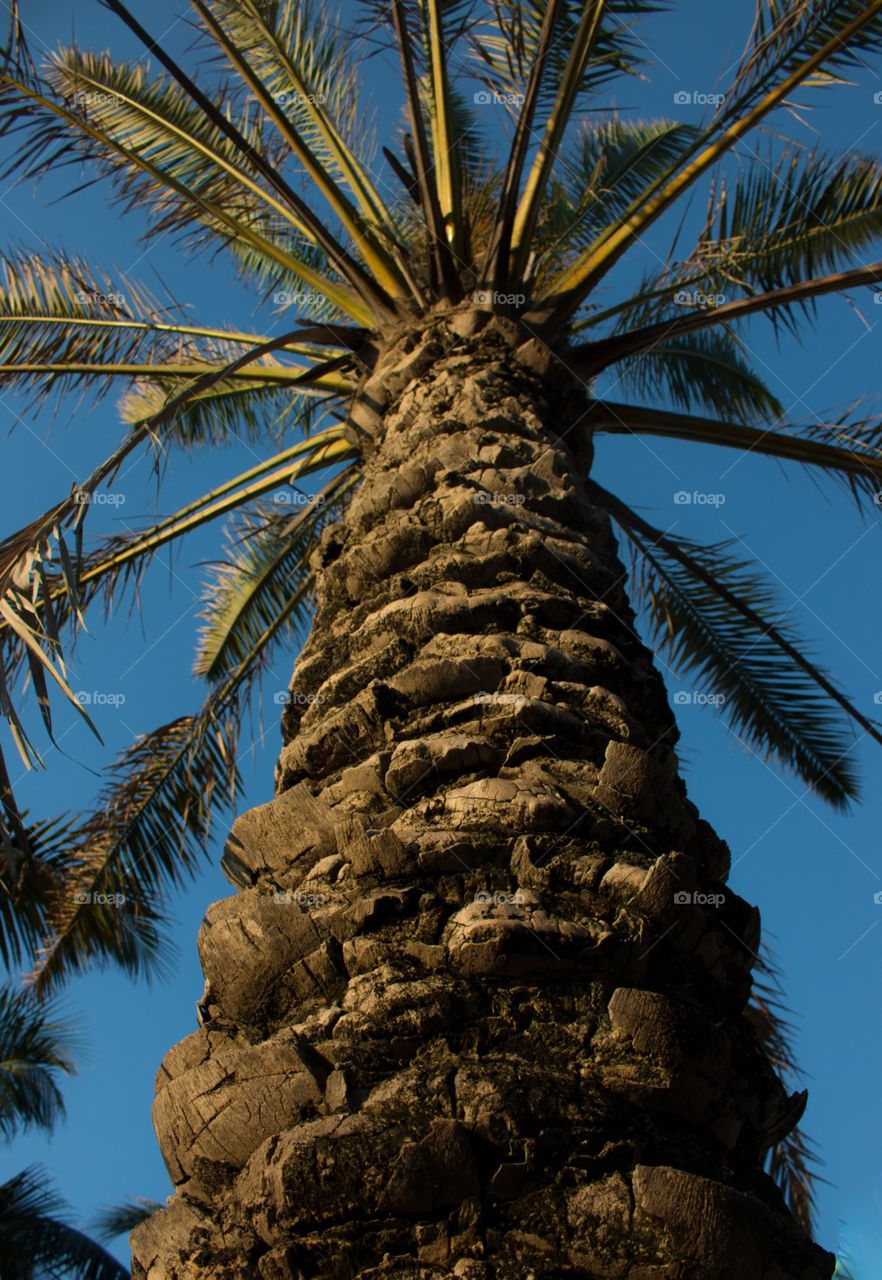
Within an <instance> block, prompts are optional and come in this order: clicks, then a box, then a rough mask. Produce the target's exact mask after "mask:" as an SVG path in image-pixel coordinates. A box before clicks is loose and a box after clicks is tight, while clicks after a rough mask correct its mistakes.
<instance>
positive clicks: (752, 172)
mask: <svg viewBox="0 0 882 1280" xmlns="http://www.w3.org/2000/svg"><path fill="white" fill-rule="evenodd" d="M760 159H761V162H760V163H757V164H752V165H751V166H750V168H749V170H748V171H747V173H746V174H739V175H738V177H737V179H736V181H735V182H733V183H730V184H729V185H728V186H727V187H726V189H725V190H724V191H723V192H722V193H721V196H720V200H719V205H718V215H717V218H716V222H715V224H714V225H713V226H711V227H709V228H708V229H707V231H706V233H705V235H704V236H703V237H702V240H701V241H700V242H699V244H698V246H697V248H696V250H695V253H694V255H693V259H694V261H695V262H696V264H701V265H702V266H705V267H707V268H708V269H709V270H710V272H711V273H712V275H713V276H714V277H715V278H716V279H717V280H718V281H719V282H720V285H721V286H722V287H725V282H726V281H733V282H736V283H737V284H739V285H741V286H743V287H745V288H747V289H749V290H751V289H753V288H757V289H759V290H762V291H768V290H772V289H780V288H783V287H784V286H786V285H794V284H799V283H800V282H801V281H803V280H805V279H808V278H811V277H812V276H818V275H821V274H823V273H824V272H828V271H834V270H838V269H840V268H842V267H844V266H846V265H847V264H848V263H849V262H851V261H853V260H854V257H855V255H858V254H862V253H864V252H866V251H867V250H868V249H869V248H870V247H871V246H872V245H873V244H875V243H877V242H878V241H879V240H880V238H882V165H880V163H879V162H878V161H877V160H875V159H873V158H871V157H868V156H858V155H847V156H844V157H841V158H837V157H835V156H831V155H825V154H824V153H822V152H820V151H812V152H808V153H806V152H805V151H801V150H800V151H796V150H791V149H790V148H788V149H785V150H784V152H783V153H782V154H781V155H780V156H779V157H778V159H777V160H774V159H773V157H772V156H771V155H769V156H768V158H760ZM770 314H771V316H772V317H773V318H774V317H775V316H780V315H781V312H779V311H775V312H772V313H770ZM787 316H788V313H786V312H785V313H784V318H787ZM790 319H791V326H792V324H793V323H795V321H794V320H793V317H790Z"/></svg>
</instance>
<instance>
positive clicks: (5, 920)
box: [0, 813, 76, 969]
mask: <svg viewBox="0 0 882 1280" xmlns="http://www.w3.org/2000/svg"><path fill="white" fill-rule="evenodd" d="M19 818H20V821H19V824H18V826H17V827H15V826H14V827H13V829H12V830H11V831H9V832H8V833H6V834H5V835H3V836H2V839H0V960H2V962H3V964H4V965H5V966H6V968H7V969H12V968H13V967H14V966H18V965H20V964H21V963H22V962H23V961H24V960H26V959H29V958H30V956H32V955H33V953H34V951H35V950H36V948H37V947H38V946H39V944H40V943H41V942H42V940H43V938H44V937H45V935H46V921H47V918H48V912H49V907H50V903H51V902H52V900H53V898H54V896H55V894H56V893H57V892H58V889H59V886H60V885H61V883H62V882H63V879H64V876H65V874H66V870H67V850H68V849H69V847H70V845H71V843H72V838H73V837H72V833H73V832H74V830H75V828H76V823H75V822H74V821H72V820H67V819H63V818H53V819H41V820H33V819H30V818H29V816H28V815H27V814H26V813H24V814H22V815H19ZM10 825H12V824H10Z"/></svg>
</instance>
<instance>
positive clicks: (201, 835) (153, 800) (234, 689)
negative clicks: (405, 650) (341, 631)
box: [32, 530, 313, 995]
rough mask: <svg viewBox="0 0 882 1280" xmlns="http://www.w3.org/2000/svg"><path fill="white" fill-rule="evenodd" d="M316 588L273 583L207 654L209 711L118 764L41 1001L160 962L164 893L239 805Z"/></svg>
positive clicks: (47, 949) (76, 849)
mask: <svg viewBox="0 0 882 1280" xmlns="http://www.w3.org/2000/svg"><path fill="white" fill-rule="evenodd" d="M299 532H301V530H298V531H295V533H294V537H295V539H296V538H297V536H298V533H299ZM312 582H313V578H312V575H311V574H309V575H308V576H306V577H303V578H302V580H300V581H297V582H294V583H291V584H289V589H288V592H287V595H285V594H284V593H281V594H280V591H279V588H280V577H279V575H275V574H273V573H269V574H268V575H267V576H265V577H264V578H263V579H262V580H261V581H260V584H259V585H260V589H261V590H262V591H264V592H266V593H268V595H269V603H268V604H267V603H261V601H260V599H259V598H258V595H253V596H252V598H251V599H249V600H240V602H239V603H240V609H239V612H238V614H236V615H235V616H232V615H231V614H230V613H227V614H226V615H225V618H224V624H223V625H224V627H225V630H224V635H223V643H222V644H220V645H218V646H216V648H215V649H214V650H212V653H211V657H210V659H209V657H208V653H209V648H208V646H205V647H204V648H203V650H202V653H203V656H204V658H205V661H206V664H213V665H212V669H213V670H215V671H216V672H217V683H216V684H215V686H214V688H212V690H211V692H210V693H209V695H208V697H207V698H206V700H205V702H204V704H203V706H202V708H201V709H200V711H198V712H197V713H195V714H193V715H188V716H182V717H180V718H179V719H177V720H175V721H172V722H171V723H170V724H167V725H163V726H161V727H160V728H159V729H156V730H154V731H153V732H152V733H149V734H147V735H146V736H145V737H143V738H141V739H139V740H137V741H136V742H135V743H134V744H133V745H132V746H131V747H130V748H128V750H127V751H125V752H124V753H123V755H122V756H121V757H120V759H119V760H118V761H117V762H116V764H115V765H114V767H113V769H112V770H111V782H110V783H109V784H108V785H107V787H106V788H105V789H104V792H103V793H102V795H101V796H100V797H99V801H98V804H97V806H96V808H95V810H94V811H93V813H91V814H90V815H87V817H86V818H85V819H84V821H83V822H82V824H81V826H80V827H79V829H78V831H77V833H76V835H77V839H76V841H75V842H74V844H73V847H72V848H71V850H70V853H69V859H70V872H69V876H68V880H67V885H66V891H65V893H64V894H60V895H58V898H57V900H56V904H55V909H54V911H51V912H50V913H49V920H48V924H49V929H48V936H47V939H46V943H45V946H44V947H43V948H42V950H41V952H40V954H39V956H38V960H37V965H36V968H35V971H34V974H33V975H32V976H33V981H34V984H35V989H36V990H37V992H38V993H39V994H40V995H44V994H48V993H51V992H52V991H54V990H55V989H56V988H57V986H58V985H59V984H60V983H61V982H62V981H63V980H64V979H65V978H66V977H67V976H69V975H70V974H71V973H75V972H79V971H81V970H82V969H84V968H85V967H87V966H88V965H90V964H92V963H95V962H102V961H108V960H112V961H114V962H115V963H117V964H120V965H121V966H122V967H123V968H124V969H125V970H127V971H128V972H131V973H141V972H149V971H150V968H151V967H152V966H155V964H156V963H157V962H158V961H159V960H160V959H161V954H162V953H161V946H160V937H159V934H158V932H157V929H156V920H157V910H156V906H157V902H158V900H159V895H161V893H162V892H163V891H164V890H165V889H166V888H167V887H169V886H174V885H178V884H180V883H182V881H183V880H184V879H186V878H187V877H188V876H190V875H192V874H193V872H194V871H195V869H196V867H197V865H198V862H199V860H200V859H201V857H202V856H204V853H205V850H206V848H207V847H208V843H209V841H210V837H211V832H212V824H213V821H214V819H215V818H216V816H217V814H218V812H219V811H224V812H230V811H232V809H233V808H234V806H235V803H236V799H237V796H238V794H239V771H238V754H237V753H238V740H239V734H240V731H241V728H242V722H243V716H244V713H245V710H246V708H247V706H248V704H249V701H250V698H251V695H252V693H253V691H254V689H255V688H256V686H257V683H258V682H259V680H260V677H261V674H262V672H263V670H264V669H265V666H266V664H267V663H268V662H269V661H270V659H271V656H272V653H273V651H274V649H275V647H276V646H277V645H279V644H281V643H282V642H283V641H286V640H287V641H288V642H290V637H291V634H292V630H295V629H296V627H297V625H298V621H299V620H300V619H301V617H302V614H301V610H302V606H303V603H304V601H305V600H306V599H307V598H308V595H309V593H310V591H311V589H312ZM261 621H262V622H263V627H262V629H261V625H260V624H261ZM220 634H221V630H220V629H219V630H218V631H217V633H216V638H217V637H218V636H220ZM222 671H223V673H224V674H223V675H221V672H222Z"/></svg>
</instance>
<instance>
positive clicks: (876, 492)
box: [585, 401, 882, 512]
mask: <svg viewBox="0 0 882 1280" xmlns="http://www.w3.org/2000/svg"><path fill="white" fill-rule="evenodd" d="M850 417H851V415H849V414H844V415H843V416H842V418H841V419H840V421H839V422H808V423H791V422H783V421H782V422H779V423H778V424H777V425H776V427H775V429H772V428H758V427H749V426H745V425H743V424H742V423H741V422H737V421H726V420H724V419H722V418H699V417H695V416H692V415H688V414H680V413H670V412H668V411H666V410H658V409H648V408H645V407H644V406H640V405H628V404H621V403H613V402H609V401H598V402H596V403H595V405H594V406H593V407H592V408H591V410H590V411H589V414H588V416H587V418H586V422H585V426H586V428H587V429H590V430H591V431H592V432H594V433H601V432H606V433H612V434H626V435H651V436H666V437H669V438H670V439H674V440H691V441H695V442H700V443H702V444H712V445H719V446H722V447H723V448H728V449H738V450H740V451H741V452H743V453H753V454H757V455H759V456H762V457H767V458H777V459H781V460H784V461H789V462H798V463H801V464H802V465H804V466H808V467H811V468H813V469H814V468H817V469H818V470H819V471H821V472H824V473H827V474H829V475H830V476H832V477H833V478H834V479H836V480H839V481H841V482H842V483H843V484H844V485H845V486H846V487H847V489H848V491H849V492H850V493H851V496H852V497H853V498H854V500H855V502H856V503H857V505H858V508H859V509H860V510H861V511H862V512H866V510H867V508H868V505H869V503H870V502H871V503H873V504H874V505H876V506H878V505H879V496H880V494H882V422H880V420H879V418H878V417H875V418H872V419H863V420H861V419H857V420H854V419H853V418H851V420H850Z"/></svg>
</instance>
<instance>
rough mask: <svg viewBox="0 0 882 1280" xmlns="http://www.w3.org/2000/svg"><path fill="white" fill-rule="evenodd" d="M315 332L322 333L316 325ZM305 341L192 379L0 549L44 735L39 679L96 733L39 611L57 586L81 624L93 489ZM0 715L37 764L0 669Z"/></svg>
mask: <svg viewBox="0 0 882 1280" xmlns="http://www.w3.org/2000/svg"><path fill="white" fill-rule="evenodd" d="M321 328H322V329H323V328H324V326H322V327H321ZM313 334H314V330H313V329H308V330H303V331H299V330H297V331H294V332H293V333H290V334H283V335H281V336H280V337H279V338H278V339H275V340H273V341H272V342H269V343H264V344H262V345H260V346H258V347H252V348H248V349H247V350H246V351H245V352H244V353H242V354H240V355H237V356H236V357H235V359H233V360H231V361H230V363H229V364H227V365H225V366H221V367H219V368H216V369H212V370H210V371H208V372H206V373H205V374H202V375H200V376H199V377H197V378H196V379H195V380H194V381H193V382H191V383H189V384H188V385H187V386H186V387H185V388H184V390H182V391H180V392H178V393H177V394H176V395H175V396H173V397H172V398H171V399H170V400H169V401H168V402H167V403H166V404H165V405H164V406H163V407H162V409H161V410H159V411H158V412H156V413H155V414H153V415H151V416H150V417H149V418H147V419H145V420H143V421H142V422H139V423H138V424H137V425H136V426H135V427H133V428H132V430H130V431H129V433H128V435H127V436H126V438H125V439H124V440H123V442H122V444H121V445H120V446H119V447H118V448H117V449H116V450H115V451H114V453H113V454H111V456H110V457H109V458H107V459H105V460H104V461H103V462H102V463H101V464H100V465H99V466H98V467H97V468H95V470H93V472H92V473H91V475H90V476H89V477H87V479H86V480H85V481H84V482H83V484H82V485H80V486H78V487H77V488H76V489H74V490H73V492H72V493H71V494H70V496H69V497H68V498H66V499H63V500H62V501H61V502H58V503H56V504H55V505H54V506H53V507H51V508H50V509H49V510H48V511H46V512H45V513H44V514H43V515H42V516H41V517H39V518H38V519H37V520H35V521H33V522H32V523H31V524H29V525H27V526H26V527H25V528H24V529H21V530H19V531H18V532H17V533H16V534H14V535H13V536H12V537H10V538H7V539H6V540H5V542H3V543H2V544H0V618H2V622H3V623H5V625H6V626H7V627H9V628H10V629H11V631H13V632H14V633H15V635H16V636H17V638H18V639H19V640H20V641H21V644H22V646H23V649H22V653H23V656H24V658H25V660H26V661H27V664H28V668H29V674H30V676H31V678H32V680H33V682H34V687H35V690H36V693H37V701H38V706H39V709H40V712H41V715H42V718H43V721H44V724H45V727H46V730H47V732H48V733H49V735H50V736H51V734H52V719H51V706H50V702H49V698H48V692H47V683H46V681H47V676H49V677H51V678H52V680H53V681H54V682H55V684H56V685H57V686H58V687H59V689H60V690H61V692H62V694H63V695H64V697H66V698H67V699H68V701H69V702H70V703H71V705H73V707H74V708H75V709H76V711H77V712H78V714H79V715H81V716H82V717H83V718H84V720H85V721H86V723H87V724H88V725H89V726H90V728H92V730H93V731H94V732H95V733H96V734H97V730H96V729H95V726H94V725H93V724H92V722H91V720H90V718H89V716H88V714H87V713H86V711H85V709H84V708H83V706H82V705H81V703H80V702H79V700H78V699H77V698H76V697H75V696H74V693H73V691H72V689H71V688H70V685H69V684H68V681H67V678H66V676H65V673H64V663H63V650H62V647H61V644H60V638H59V635H58V631H57V627H56V626H55V613H54V611H53V609H52V608H51V603H50V606H49V607H47V602H51V601H52V596H53V591H54V589H55V588H56V587H57V586H58V585H59V581H60V582H62V583H63V586H64V590H65V593H66V595H67V597H68V598H69V600H70V603H71V605H72V607H73V611H74V613H75V615H76V617H77V619H78V620H80V621H82V614H81V610H80V605H79V586H78V583H79V575H80V572H81V570H82V545H81V544H82V536H83V523H84V519H85V515H86V512H87V511H88V508H89V504H90V501H91V498H92V496H93V494H94V493H95V490H96V489H97V488H98V487H99V486H100V485H101V484H103V483H105V482H107V481H108V479H109V478H110V477H112V476H114V475H116V473H117V472H118V470H119V468H120V466H121V465H122V463H123V462H124V461H125V459H126V458H127V457H128V456H129V455H130V454H131V453H132V452H133V451H134V450H135V449H136V448H137V447H138V446H139V445H142V444H144V442H145V441H152V442H154V443H155V442H156V440H157V439H158V436H157V430H156V429H157V427H159V426H162V425H165V424H166V423H168V422H169V421H170V420H174V418H175V415H176V413H177V412H178V410H179V409H180V407H181V406H182V405H183V404H185V403H186V401H187V400H188V399H190V398H191V397H193V396H194V395H199V394H200V393H202V392H204V391H208V390H211V389H212V388H213V387H214V386H216V385H217V384H218V383H220V382H222V381H223V380H225V379H226V378H227V377H228V376H230V375H231V374H235V373H237V372H238V371H239V370H240V369H243V368H246V367H247V366H248V365H250V364H252V363H253V362H254V361H255V360H256V359H258V358H259V357H261V356H263V355H266V354H269V353H270V352H271V351H274V350H278V349H280V348H283V347H284V346H285V345H286V344H287V343H288V342H289V341H291V340H294V339H296V338H298V337H299V336H301V335H303V336H306V337H312V336H313ZM329 363H330V366H331V367H335V366H336V364H337V363H338V362H336V361H331V362H329ZM289 385H292V386H296V385H297V383H296V381H295V382H294V383H291V384H289ZM66 532H68V533H72V534H73V536H74V538H75V554H74V555H73V556H72V555H71V553H70V550H69V548H68V547H67V543H66V540H65V533H66ZM55 552H57V553H58V564H59V566H60V569H61V574H60V575H59V574H58V572H57V571H55V575H54V578H53V576H52V574H53V571H54V570H55V564H54V562H53V554H54V553H55ZM22 582H24V583H27V592H25V590H24V589H23V587H22V586H20V585H19V584H20V583H22ZM41 604H42V607H41ZM0 712H2V713H3V714H4V715H5V716H6V719H7V723H8V724H9V728H10V731H11V733H12V736H13V739H14V741H15V744H16V747H17V748H18V750H19V753H20V755H21V756H22V758H23V760H24V761H25V763H26V765H27V766H28V767H31V765H32V764H34V763H36V764H41V763H42V761H41V759H40V756H39V752H38V751H36V749H35V748H34V745H33V743H32V742H31V741H30V738H29V736H28V735H27V732H26V730H25V729H24V725H23V723H22V721H21V717H20V716H19V714H18V712H17V710H16V708H15V706H14V704H13V702H12V700H11V698H10V696H9V688H8V683H7V675H6V672H5V671H4V669H3V668H2V667H0ZM99 736H100V735H99ZM0 763H2V760H0ZM7 776H8V775H7V773H6V770H5V765H4V766H3V770H2V774H0V781H2V783H3V785H2V806H3V810H4V812H5V814H6V817H7V822H6V823H4V824H2V826H0V833H6V832H7V831H8V828H9V823H10V822H11V824H12V827H15V826H16V825H20V820H19V819H18V818H17V816H16V809H15V804H14V800H13V797H12V795H11V792H10V789H9V786H8V783H7V781H6V778H7Z"/></svg>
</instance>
